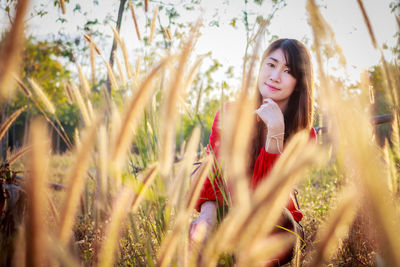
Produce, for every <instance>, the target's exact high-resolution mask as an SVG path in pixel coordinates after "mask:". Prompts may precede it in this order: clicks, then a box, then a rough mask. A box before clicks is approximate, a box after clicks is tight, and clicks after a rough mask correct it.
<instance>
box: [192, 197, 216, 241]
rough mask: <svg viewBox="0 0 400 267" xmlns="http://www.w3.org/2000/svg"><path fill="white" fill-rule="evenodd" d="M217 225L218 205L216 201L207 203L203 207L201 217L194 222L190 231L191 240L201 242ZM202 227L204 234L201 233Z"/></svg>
mask: <svg viewBox="0 0 400 267" xmlns="http://www.w3.org/2000/svg"><path fill="white" fill-rule="evenodd" d="M216 224H217V203H216V201H206V202H204V203H203V204H202V205H201V211H200V216H199V217H198V218H197V219H196V220H194V221H192V223H191V224H190V229H189V236H190V240H192V241H195V242H196V241H197V242H198V241H201V240H202V239H203V238H204V236H202V235H207V233H208V232H209V231H210V230H211V229H212V228H214V226H215V225H216ZM200 225H203V227H204V233H199V232H202V231H199V228H200V227H201V226H200Z"/></svg>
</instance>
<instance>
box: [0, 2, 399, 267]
mask: <svg viewBox="0 0 400 267" xmlns="http://www.w3.org/2000/svg"><path fill="white" fill-rule="evenodd" d="M21 2H23V1H21ZM61 2H62V1H61ZM61 2H60V3H61ZM358 3H359V5H360V8H361V9H362V12H363V16H364V19H365V21H366V22H368V17H367V15H366V13H365V10H364V9H363V6H362V2H361V1H358ZM60 6H61V5H60ZM129 7H130V10H131V13H132V18H133V20H134V23H135V29H136V34H137V37H138V39H139V41H140V40H141V38H140V32H139V28H138V24H137V21H136V14H135V11H134V8H133V3H132V2H129ZM147 10H148V1H145V11H147ZM158 10H159V7H158V6H157V7H155V8H154V13H153V18H152V23H151V26H150V28H151V29H150V30H151V31H150V36H149V43H151V42H152V41H153V38H154V34H155V21H156V17H157V14H158ZM307 10H308V12H309V16H310V17H309V20H310V24H311V27H312V30H313V34H314V47H315V51H316V56H317V66H318V70H319V77H320V81H321V86H320V89H319V90H320V91H319V93H320V95H321V102H320V103H319V104H320V105H322V106H324V108H325V109H326V111H325V112H326V114H327V115H328V117H329V118H330V119H331V121H332V123H334V125H335V127H331V128H330V131H329V135H330V136H329V137H330V139H331V140H332V146H333V147H334V150H335V151H336V155H335V158H336V160H337V161H338V168H339V170H338V172H340V173H341V174H343V175H344V176H345V177H346V183H345V186H344V188H345V189H343V190H341V194H340V195H339V197H338V203H337V206H336V207H335V208H333V209H332V210H331V212H330V215H329V216H328V217H327V219H326V220H325V222H324V227H321V228H320V229H318V234H317V237H316V240H314V246H313V248H314V249H313V251H309V252H308V253H310V255H312V256H311V260H310V261H309V262H308V263H307V264H308V265H309V266H320V265H321V264H329V262H330V259H331V257H332V255H334V254H335V253H337V251H338V250H339V249H340V244H341V243H342V242H343V240H344V239H345V238H346V236H347V233H348V231H349V227H350V226H351V225H352V222H353V220H354V217H355V213H356V211H357V210H358V207H359V206H368V207H369V211H370V212H371V214H372V217H373V218H374V219H373V220H374V224H375V225H376V227H377V228H378V229H379V238H378V239H379V240H378V242H379V249H380V251H381V252H380V253H381V256H382V258H383V259H384V262H385V264H386V265H388V266H399V265H400V256H399V254H398V251H399V250H400V247H399V241H400V233H399V230H398V227H397V226H398V225H399V219H398V217H396V212H397V210H396V206H395V203H394V202H395V201H394V198H396V194H397V193H398V190H399V185H398V176H399V172H398V167H397V165H396V161H397V157H398V156H399V155H400V152H399V151H400V141H399V127H398V126H399V121H398V114H397V113H396V114H395V120H394V121H393V132H392V141H393V142H392V143H393V145H392V147H390V146H389V145H388V144H387V145H386V147H385V148H384V149H379V148H377V147H376V146H375V145H374V143H373V142H374V141H373V140H372V133H373V129H372V127H371V125H370V122H369V116H370V114H368V113H367V112H365V110H368V107H369V105H370V104H372V103H373V101H372V100H371V97H369V96H371V94H372V93H371V90H370V87H369V83H368V81H367V79H364V80H363V81H362V87H363V88H364V90H363V91H364V94H363V95H362V96H360V97H358V98H356V99H353V100H348V101H343V99H342V98H341V97H340V94H339V92H338V90H333V88H332V86H331V81H330V79H329V77H328V75H327V74H326V73H325V71H324V59H323V56H322V54H321V47H322V46H323V45H324V43H325V42H333V43H334V44H335V47H336V49H337V50H338V53H339V54H340V48H339V46H337V45H336V42H335V41H334V34H333V31H332V30H331V29H330V27H329V25H328V24H327V23H326V21H325V19H324V18H323V16H322V14H321V13H320V12H319V10H318V6H317V5H316V3H315V1H313V0H308V2H307ZM198 27H199V26H196V27H195V28H194V29H192V31H191V32H192V34H191V35H189V37H188V39H187V41H186V42H183V44H182V45H181V48H180V50H178V51H177V52H176V53H175V55H174V56H173V55H168V56H166V57H165V58H164V59H162V60H161V61H160V62H159V63H158V64H156V65H155V66H154V67H153V68H152V69H151V70H150V71H149V72H145V71H143V73H141V70H143V69H145V68H142V66H141V64H142V63H141V60H142V59H143V61H144V60H145V56H146V55H138V57H137V62H136V72H135V73H133V70H132V66H131V64H130V62H129V60H128V59H129V57H128V53H127V51H126V47H125V44H124V42H123V40H122V39H121V38H120V36H119V34H118V32H117V31H115V30H114V29H113V31H114V36H115V39H116V40H117V42H118V44H119V46H120V47H121V50H122V53H123V57H124V64H125V71H126V75H127V76H126V77H127V79H125V75H124V73H123V69H124V68H123V66H122V63H121V61H120V60H119V59H118V58H117V57H116V55H114V58H115V59H116V62H117V67H118V72H119V77H120V82H121V84H123V85H127V86H130V87H131V89H132V90H131V91H130V92H132V96H131V97H130V98H129V99H128V100H126V101H124V102H123V111H122V113H121V114H122V115H120V111H119V110H118V107H117V104H116V103H115V101H114V99H112V97H111V95H109V94H108V93H109V92H107V90H105V89H104V88H102V91H103V94H104V100H105V101H104V107H97V106H96V105H93V104H92V102H91V101H90V99H91V96H92V94H93V92H91V90H90V86H93V85H94V83H95V77H94V76H95V58H94V56H95V55H94V52H95V51H96V52H97V53H98V54H99V55H100V51H99V50H98V48H97V46H96V45H95V44H94V42H93V40H92V38H91V37H90V36H87V35H85V36H84V37H85V39H86V40H87V41H88V42H89V46H90V58H91V68H92V78H91V82H92V84H90V83H89V81H88V80H87V78H86V76H85V74H84V72H83V70H82V68H81V67H80V66H79V65H78V67H77V69H78V74H79V78H80V83H81V89H82V91H83V92H84V93H83V96H82V94H81V91H80V89H79V88H78V86H77V85H76V84H75V83H73V82H71V83H70V84H71V87H69V86H68V84H67V85H66V92H67V96H68V98H69V101H70V102H71V103H73V102H76V103H77V105H78V107H79V110H80V113H81V116H82V119H83V121H84V128H83V129H79V130H76V137H75V150H74V152H73V156H72V158H73V162H71V164H70V170H69V172H68V178H67V180H66V181H65V182H66V183H67V189H66V192H65V196H64V198H63V201H62V203H61V208H58V205H57V203H53V201H52V198H51V197H50V198H49V199H47V196H48V194H47V192H46V189H47V185H46V181H47V179H48V174H47V171H48V170H49V167H48V159H49V151H50V148H49V143H50V142H49V140H50V139H49V136H48V133H47V130H46V127H45V126H44V124H43V123H40V122H37V121H35V122H34V123H33V125H32V130H31V135H30V146H29V147H28V146H27V147H24V148H22V149H21V150H18V151H16V152H14V154H12V155H11V157H9V159H8V162H9V163H12V162H14V161H15V160H16V159H17V158H19V157H20V156H21V155H23V154H25V153H26V152H28V151H29V153H30V154H29V155H30V157H29V165H27V166H29V172H26V175H25V176H26V178H27V180H26V181H27V185H28V186H27V188H26V190H27V195H28V199H29V208H28V216H27V219H26V223H25V225H24V227H21V231H20V237H18V238H17V239H16V240H17V242H18V246H19V248H21V249H22V251H23V252H18V253H17V254H18V256H21V255H22V256H21V257H20V259H18V260H19V264H24V263H26V265H32V266H38V265H43V264H49V265H53V264H54V265H77V264H79V263H77V262H78V260H76V259H75V258H74V256H72V255H73V254H74V253H73V252H72V250H73V249H71V247H73V246H79V245H80V243H78V242H77V243H76V244H75V241H78V240H75V238H73V236H74V237H76V238H78V236H79V226H80V225H82V224H84V225H85V227H86V228H87V229H85V230H86V231H88V232H84V233H85V236H84V237H85V238H89V236H91V237H92V238H93V240H92V241H91V242H92V243H90V245H91V246H92V248H94V250H95V251H94V252H92V254H91V255H93V254H94V256H93V258H94V259H91V260H88V261H86V262H83V264H87V263H89V264H95V263H97V265H102V266H111V265H124V264H126V265H129V264H130V265H133V264H137V265H139V263H141V264H143V263H145V264H148V265H157V266H169V265H181V266H195V265H199V266H216V265H217V263H218V259H219V257H220V256H221V255H235V261H236V262H235V264H236V265H237V266H254V265H260V264H261V265H262V264H264V263H266V262H269V261H271V260H273V259H274V258H276V255H277V254H279V252H280V251H282V250H284V249H285V248H287V247H291V246H293V244H294V242H295V241H296V239H297V240H299V237H298V236H297V235H296V234H295V233H292V234H285V235H282V236H273V237H271V236H269V234H270V233H271V231H272V230H273V229H274V227H275V224H276V223H277V221H278V220H279V218H280V217H281V216H282V209H283V207H284V205H283V204H284V203H286V202H287V200H288V196H289V194H290V193H291V191H292V189H293V187H294V186H295V184H296V183H297V182H298V181H299V180H301V179H302V178H303V177H304V176H305V175H306V173H307V170H308V169H309V168H310V167H312V166H318V165H319V166H320V165H323V164H324V163H326V162H328V155H327V154H328V153H327V152H326V151H325V150H324V149H323V148H321V147H317V146H316V145H315V144H313V143H311V142H309V132H308V131H307V130H306V131H303V132H299V133H298V134H296V135H295V136H294V137H293V138H292V139H291V140H290V141H289V142H288V143H287V144H285V150H284V152H283V154H282V155H281V156H280V158H279V160H278V161H277V162H276V164H275V166H274V168H273V169H272V171H271V173H270V174H269V178H268V179H266V180H264V181H263V182H262V183H261V184H260V185H259V186H258V187H257V189H256V190H255V191H251V190H250V188H249V180H250V178H249V177H247V174H246V164H245V162H247V161H248V159H247V156H246V155H247V154H248V153H247V151H248V146H249V141H250V140H249V136H250V135H251V128H252V125H253V121H252V120H249V118H252V117H254V116H253V115H254V109H255V103H256V99H255V98H256V95H257V94H255V93H254V92H253V91H254V90H253V89H254V87H255V86H254V84H253V81H254V80H255V77H254V73H255V70H256V67H255V63H256V61H257V58H258V57H257V56H258V55H257V50H258V46H259V43H258V42H256V45H255V52H254V53H253V55H252V57H251V60H250V62H249V64H246V65H248V69H247V68H246V69H245V70H246V71H245V72H244V75H243V77H242V87H241V88H240V91H239V93H238V100H237V101H236V102H235V103H233V104H232V106H231V108H229V110H227V111H224V116H223V117H222V119H221V123H222V136H223V140H222V147H221V162H220V163H222V164H221V165H222V167H223V174H224V176H225V177H228V178H227V179H226V180H227V184H228V186H229V188H230V189H231V193H232V199H233V204H232V205H231V206H230V207H229V209H230V210H229V213H228V215H227V216H226V217H225V218H224V219H223V220H222V222H220V223H219V225H218V226H217V227H216V229H214V231H213V232H212V234H211V235H210V236H208V238H204V239H202V238H200V239H202V240H201V241H200V242H199V243H197V244H191V245H192V246H191V247H189V242H190V241H189V235H188V229H189V225H190V220H191V218H192V216H193V212H192V210H193V208H194V206H195V203H196V201H197V199H198V197H199V194H200V190H201V187H202V185H203V183H204V180H205V179H207V175H209V172H210V170H211V167H212V165H213V156H212V155H208V156H206V157H203V158H202V159H201V161H202V164H201V166H200V167H199V169H198V170H197V171H196V172H195V173H194V175H193V177H190V173H191V172H192V170H193V163H194V162H195V161H197V156H196V155H197V151H198V148H199V141H200V129H199V128H195V130H194V131H193V132H192V136H191V138H190V140H189V142H188V143H187V145H185V149H183V148H182V149H181V151H184V150H185V153H184V154H183V159H182V160H181V161H180V162H178V163H174V157H175V155H176V152H175V150H176V148H175V136H176V129H175V128H176V121H177V120H178V119H179V117H180V116H181V114H180V110H179V108H180V106H179V104H180V102H181V103H182V102H183V107H184V109H185V110H186V112H187V113H188V114H190V112H189V110H188V109H187V107H186V104H185V103H184V101H182V99H184V97H185V92H186V90H188V89H189V88H190V87H191V84H192V81H193V79H194V78H195V76H196V74H197V72H198V70H199V67H200V64H201V62H202V61H201V60H202V58H198V59H196V60H195V61H194V63H193V64H191V63H192V62H191V59H190V55H191V54H192V52H193V50H194V47H195V43H196V39H197V34H198ZM367 28H368V29H369V32H370V35H371V40H372V42H373V45H374V46H375V47H377V44H376V40H375V38H373V32H372V28H371V25H369V24H368V23H367ZM263 31H264V28H263V27H261V28H260V30H259V32H258V35H260V34H261V33H262V32H263ZM14 34H16V33H14ZM165 34H166V36H167V38H168V39H169V40H171V36H170V34H169V30H168V29H165ZM8 60H9V59H8ZM103 60H104V59H103ZM382 60H383V62H382V64H383V65H384V75H385V76H384V78H385V81H386V82H387V88H388V89H389V90H392V93H391V98H392V101H393V102H392V103H393V104H394V105H395V106H396V107H397V104H398V100H397V98H398V95H397V94H396V92H395V91H394V90H393V89H394V88H396V86H397V85H398V79H396V77H395V74H393V73H391V72H390V71H389V68H388V64H387V63H386V61H385V60H384V58H383V56H382ZM342 61H343V60H342ZM7 62H8V61H7ZM104 62H105V64H106V69H107V73H108V75H109V77H110V81H111V84H112V89H113V90H117V89H118V83H117V80H116V78H115V75H114V73H113V70H112V68H111V67H110V65H109V64H108V62H106V61H105V60H104ZM8 67H11V68H14V67H13V66H12V64H11V65H10V66H8V65H7V68H8ZM7 72H8V70H7ZM1 75H3V74H1ZM0 77H1V78H2V77H3V76H0ZM14 79H15V80H16V82H17V83H18V85H19V87H21V89H22V90H23V91H24V93H25V94H26V95H27V96H28V97H31V93H30V91H29V90H28V89H27V88H26V87H25V85H24V84H23V83H22V82H21V81H20V80H19V79H18V78H16V76H15V77H14ZM130 79H131V80H130ZM1 81H2V80H1ZM30 83H31V85H32V88H33V90H34V92H35V94H36V95H37V96H38V97H39V98H40V99H41V102H43V104H44V105H45V107H46V110H48V111H49V113H51V114H52V115H54V114H55V108H54V106H53V105H52V104H51V102H50V101H49V100H48V98H47V97H46V95H45V94H44V93H43V91H42V90H41V88H40V86H39V85H38V84H37V83H36V82H34V81H33V80H30ZM200 88H202V87H200ZM157 90H159V91H160V92H157V95H155V92H156V91H157ZM113 93H121V96H124V97H125V96H126V95H122V92H113ZM201 94H202V92H201V91H200V94H199V96H198V98H197V100H196V114H197V113H198V109H199V105H200V99H201V97H202V96H201ZM160 96H161V100H160V99H159V97H160ZM31 99H33V98H31ZM151 101H153V102H151ZM35 103H36V102H35ZM150 103H151V104H150ZM149 104H150V105H149ZM102 108H103V109H102ZM22 111H23V109H21V110H18V111H16V112H15V113H14V114H13V115H11V116H10V117H9V118H8V120H7V121H6V122H5V123H4V124H3V125H2V126H1V128H0V139H1V137H2V136H4V133H5V132H6V131H7V129H9V127H10V125H11V124H12V122H13V121H14V120H15V119H16V118H17V117H18V115H19V114H21V112H22ZM100 111H101V112H103V113H104V115H105V117H107V122H106V123H100V120H101V119H102V118H100V116H97V114H99V113H101V112H100ZM348 114H352V116H348ZM142 118H143V119H142ZM46 119H47V120H48V121H49V122H50V120H49V118H48V117H46ZM354 125H358V126H357V127H354ZM80 132H82V133H84V134H83V138H81V136H80V134H79V133H80ZM143 144H145V145H143ZM133 145H134V147H135V150H132V151H131V149H130V148H131V147H132V146H133ZM151 145H154V147H156V149H155V151H154V150H153V148H152V147H151ZM142 146H145V147H146V148H144V149H143V148H142ZM136 150H137V151H136ZM144 157H148V159H147V161H145V160H143V162H141V163H140V164H139V165H140V167H143V168H141V169H139V170H134V171H131V170H128V169H129V168H130V167H137V166H132V165H134V164H133V163H132V162H135V161H134V160H133V159H135V160H141V159H142V158H144ZM93 173H95V174H93ZM92 176H95V178H93V177H92ZM92 178H93V179H92ZM356 189H357V190H356ZM225 193H227V194H228V192H225ZM228 197H229V196H228ZM355 203H357V205H356V204H355ZM48 206H49V207H50V209H48ZM394 210H395V212H394ZM79 211H80V212H79ZM45 212H48V213H49V214H51V216H53V218H54V220H53V221H54V224H55V227H54V228H55V229H56V233H53V232H52V231H47V228H45V227H43V226H46V223H45V222H44V218H46V214H45ZM59 213H60V214H59ZM78 214H79V215H80V216H78ZM127 216H129V218H130V219H131V220H130V221H129V223H128V222H127V221H126V220H125V218H126V217H127ZM132 218H134V219H132ZM203 230H205V229H203ZM288 232H290V231H288ZM200 235H201V234H200ZM23 237H25V239H24V238H23ZM126 240H129V242H128V244H126V243H124V242H126ZM79 242H80V240H79ZM85 242H86V241H85ZM128 248H129V249H130V250H129V249H128ZM82 250H84V249H82ZM123 250H128V251H129V253H127V252H124V251H123ZM85 251H86V250H85ZM87 251H88V250H87ZM131 252H134V255H133V254H130V253H131ZM119 253H125V254H123V255H124V256H122V257H117V255H119ZM128 254H129V256H126V255H128ZM126 257H130V258H129V259H128V260H127V261H124V260H126Z"/></svg>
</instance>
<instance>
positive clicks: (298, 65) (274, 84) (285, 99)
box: [190, 39, 316, 264]
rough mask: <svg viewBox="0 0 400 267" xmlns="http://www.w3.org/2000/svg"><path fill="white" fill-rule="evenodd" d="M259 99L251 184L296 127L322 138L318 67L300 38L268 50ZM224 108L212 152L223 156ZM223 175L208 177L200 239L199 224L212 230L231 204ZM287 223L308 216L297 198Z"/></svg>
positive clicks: (270, 164) (265, 172) (268, 166)
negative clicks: (316, 104)
mask: <svg viewBox="0 0 400 267" xmlns="http://www.w3.org/2000/svg"><path fill="white" fill-rule="evenodd" d="M257 85H258V90H259V93H260V94H259V104H258V109H257V110H256V111H255V115H256V116H257V120H256V124H255V131H254V136H253V140H252V147H251V157H250V158H251V160H250V162H249V173H250V174H252V179H251V187H252V188H253V189H254V188H255V187H257V185H258V184H259V182H260V181H261V180H262V179H263V178H265V177H267V175H268V173H269V172H270V170H271V169H272V167H273V165H274V163H275V161H276V160H277V159H278V158H279V155H280V154H281V153H282V151H283V149H284V144H285V142H286V141H287V140H288V139H289V138H290V137H291V136H293V135H294V134H295V133H296V132H298V131H300V130H302V129H310V136H311V137H312V138H315V137H316V133H315V131H314V129H313V128H312V117H313V88H312V66H311V59H310V54H309V52H308V50H307V48H306V47H305V46H304V45H303V44H302V43H300V42H299V41H297V40H294V39H280V40H277V41H275V42H273V43H272V44H271V45H270V46H269V47H268V48H267V50H266V51H265V52H264V54H263V57H262V60H261V67H260V71H259V75H258V83H257ZM219 114H220V112H219V111H218V112H217V114H216V116H215V119H214V123H213V126H212V131H211V135H210V144H209V147H208V148H209V151H211V150H212V151H213V153H214V154H215V156H216V158H217V159H218V152H219V143H220V142H219V138H220V129H219ZM221 184H222V182H221V178H220V177H218V176H217V177H216V178H215V179H214V184H212V183H211V181H210V179H206V181H205V183H204V185H203V188H202V191H201V193H200V198H199V200H198V202H197V206H196V209H197V210H198V211H200V216H199V217H198V218H197V219H196V220H194V221H193V222H192V224H191V227H190V237H191V238H192V239H194V237H195V235H196V230H197V229H198V225H200V224H204V225H206V226H207V227H208V228H209V229H211V228H212V227H213V226H214V225H215V224H216V222H217V206H218V205H219V206H222V205H225V204H226V203H224V202H223V195H222V193H221V191H220V190H219V188H220V186H221ZM283 214H288V215H284V216H283V218H282V220H281V223H282V224H283V225H285V226H287V227H288V228H291V229H294V228H295V225H296V223H295V222H299V221H300V220H301V219H302V217H303V215H302V213H301V212H300V211H299V209H298V206H297V205H296V204H295V202H294V201H293V199H292V198H291V199H290V201H289V204H288V205H287V209H285V211H284V213H283ZM283 254H287V255H282V256H280V257H279V259H280V264H283V262H284V261H285V260H286V261H288V260H290V258H291V256H290V254H291V251H288V252H286V253H283Z"/></svg>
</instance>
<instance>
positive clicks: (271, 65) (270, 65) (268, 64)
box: [267, 62, 275, 68]
mask: <svg viewBox="0 0 400 267" xmlns="http://www.w3.org/2000/svg"><path fill="white" fill-rule="evenodd" d="M267 66H268V67H271V68H273V67H275V65H274V64H273V63H269V62H268V63H267Z"/></svg>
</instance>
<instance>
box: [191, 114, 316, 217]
mask: <svg viewBox="0 0 400 267" xmlns="http://www.w3.org/2000/svg"><path fill="white" fill-rule="evenodd" d="M219 118H220V111H219V110H218V111H217V113H216V114H215V118H214V122H213V125H212V128H211V135H210V141H209V145H208V146H207V153H210V152H211V151H213V152H214V154H215V157H216V158H217V159H218V156H219V155H218V154H219V146H220V137H221V135H220V129H219ZM316 136H317V135H316V132H315V130H314V128H311V131H310V138H312V139H315V138H316ZM279 156H280V154H271V153H268V152H267V151H265V148H264V147H262V148H261V149H260V153H259V154H258V157H257V160H256V163H255V164H254V170H253V177H252V179H251V188H252V189H254V188H255V187H256V186H257V185H258V184H259V182H260V181H262V180H263V179H265V178H266V177H268V176H267V175H268V174H269V172H270V171H271V169H272V167H273V166H274V164H275V161H276V160H277V159H278V158H279ZM213 168H214V169H213V171H214V177H215V178H214V183H212V182H211V181H210V179H209V178H207V179H206V180H205V182H204V184H203V188H202V190H201V192H200V197H199V199H198V201H197V203H196V210H197V211H200V206H201V204H203V203H204V202H206V201H209V200H217V201H218V202H219V204H220V205H223V203H224V196H223V194H222V193H221V190H220V188H222V186H223V182H222V179H221V176H220V175H219V173H218V172H219V171H218V169H217V166H216V164H214V166H213ZM225 203H226V202H225ZM286 208H287V209H288V210H289V211H290V213H291V214H292V216H293V219H294V220H295V221H297V222H299V221H301V219H302V218H303V214H302V213H301V211H300V210H299V209H298V207H297V206H296V205H295V203H294V201H293V199H292V198H290V200H289V202H288V204H287V206H286Z"/></svg>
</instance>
